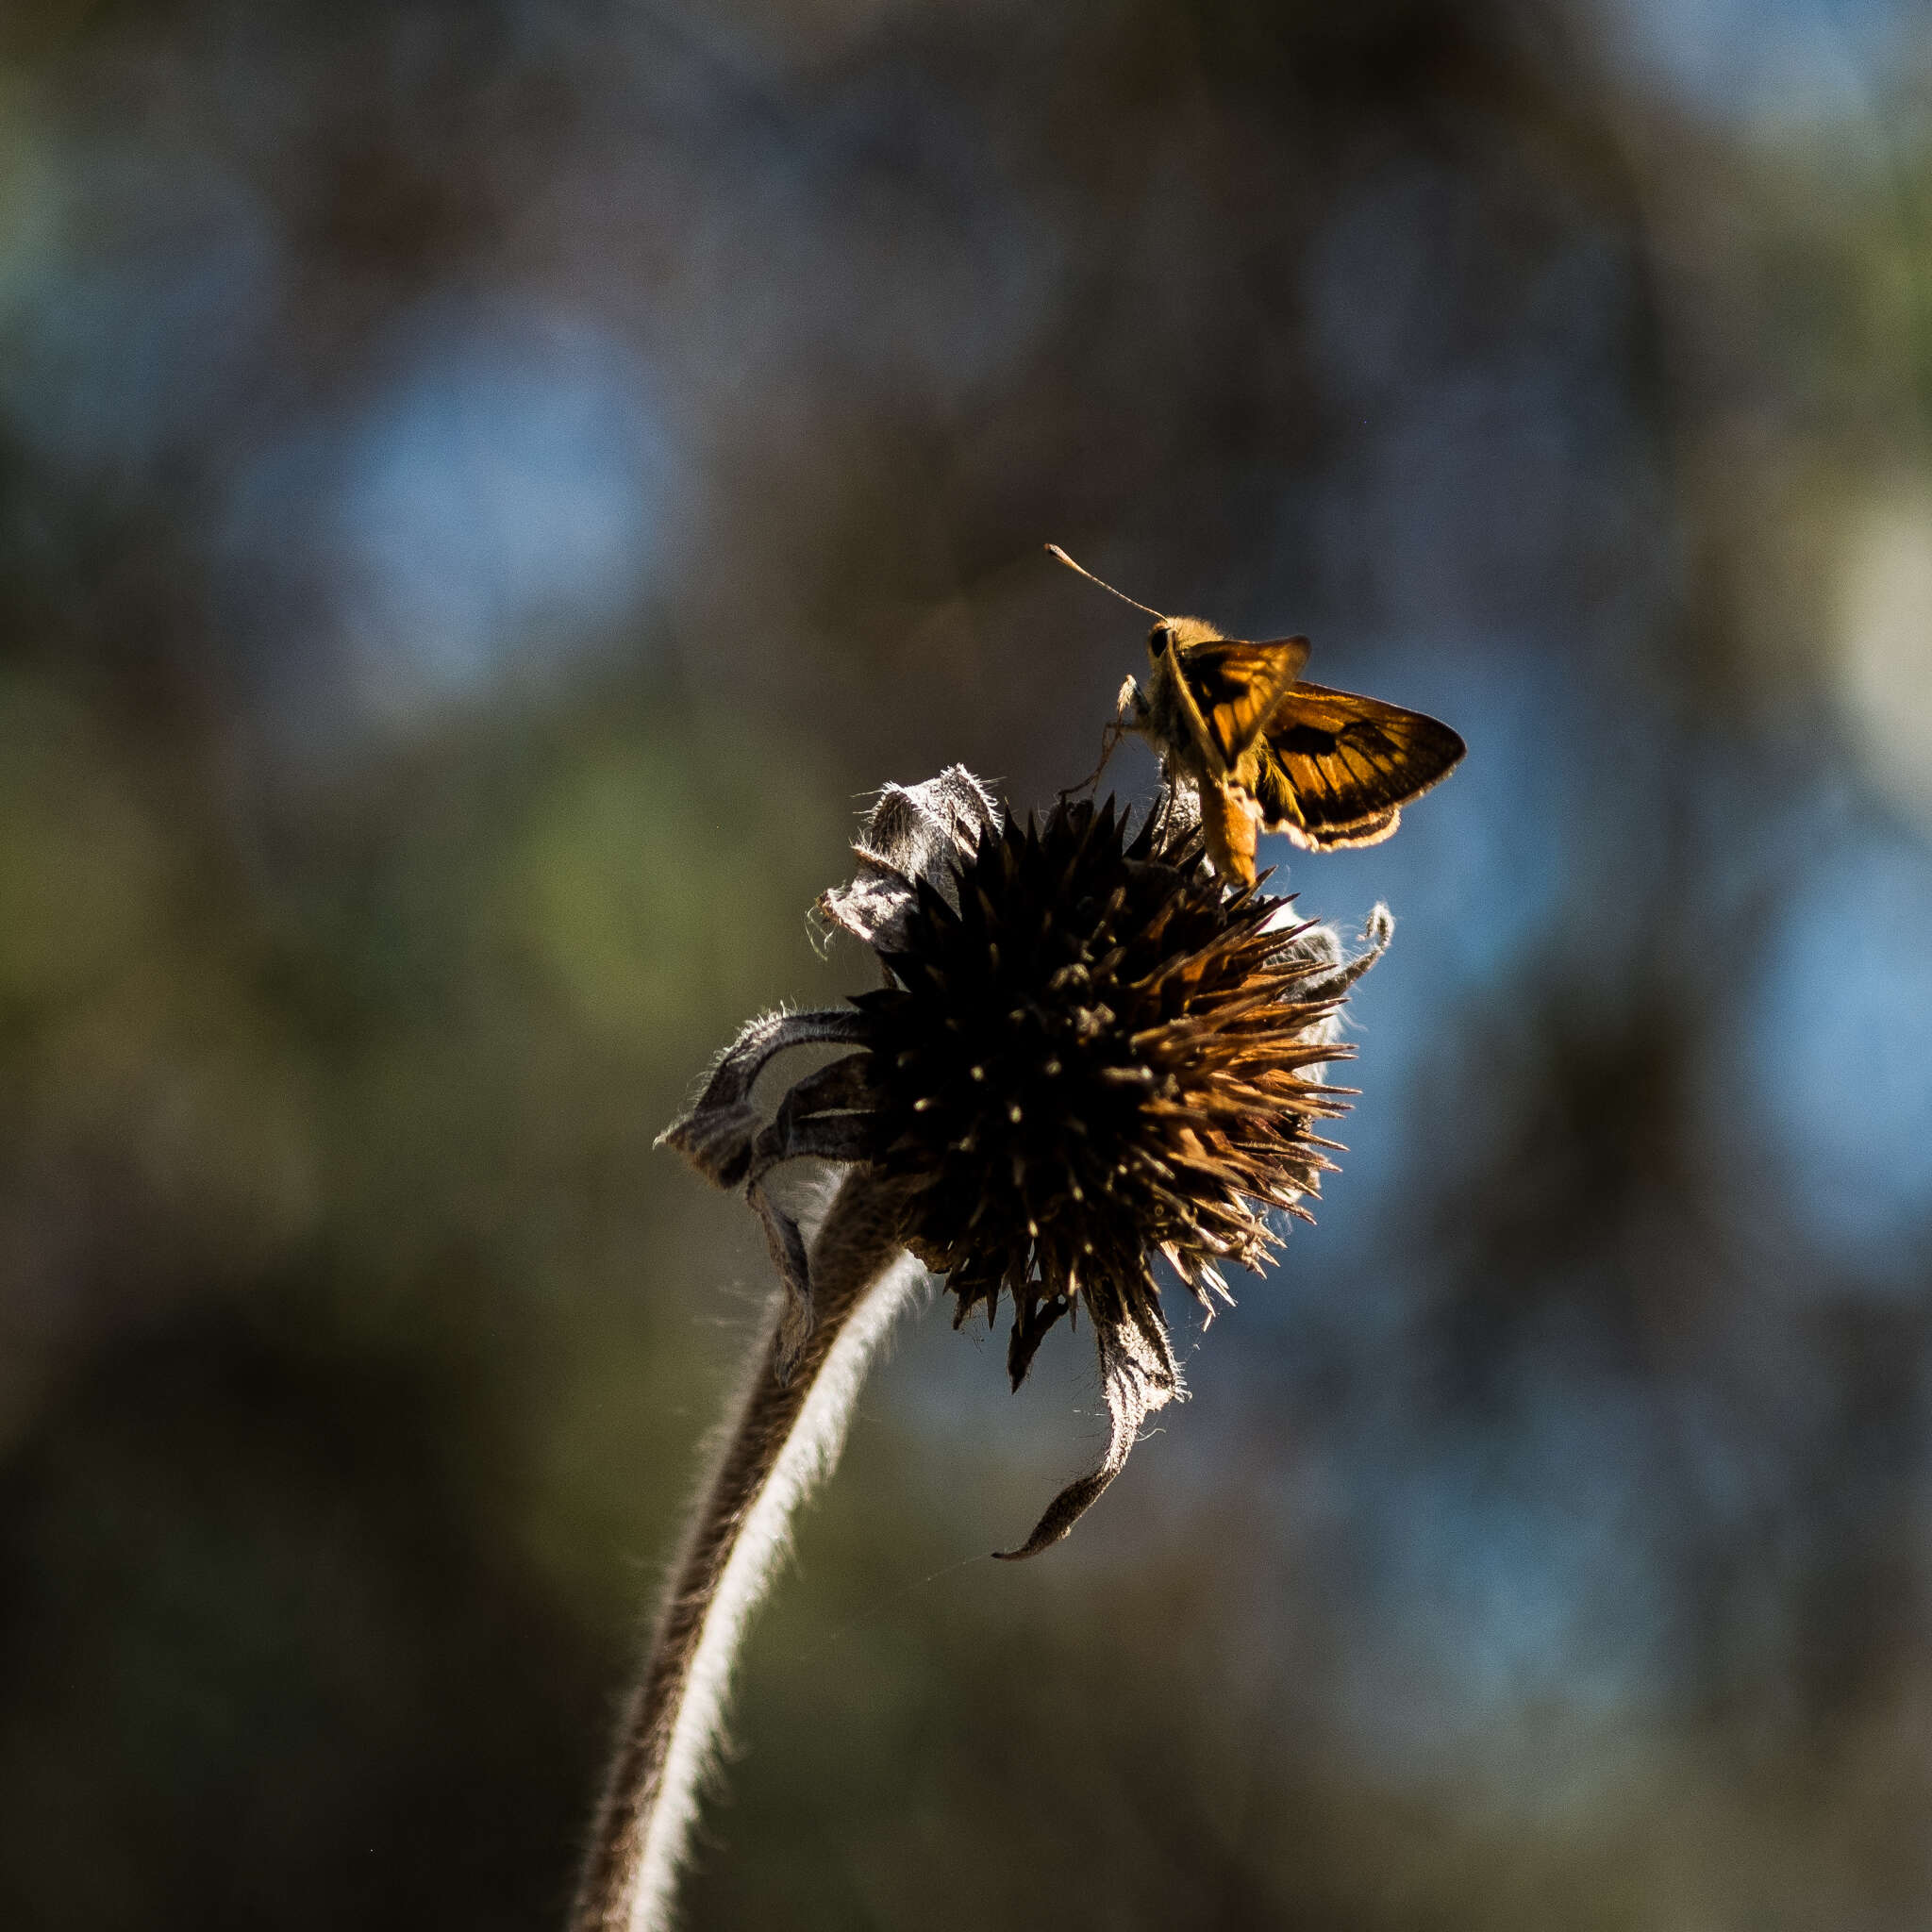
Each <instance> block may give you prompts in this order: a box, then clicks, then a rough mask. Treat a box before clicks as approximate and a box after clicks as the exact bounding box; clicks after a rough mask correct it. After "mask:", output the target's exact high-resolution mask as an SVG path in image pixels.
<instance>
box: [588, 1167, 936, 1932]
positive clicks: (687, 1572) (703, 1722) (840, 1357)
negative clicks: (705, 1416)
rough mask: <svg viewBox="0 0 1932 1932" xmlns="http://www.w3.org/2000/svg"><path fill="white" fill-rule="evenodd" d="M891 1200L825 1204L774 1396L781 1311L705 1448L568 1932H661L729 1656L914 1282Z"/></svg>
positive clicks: (834, 1452)
mask: <svg viewBox="0 0 1932 1932" xmlns="http://www.w3.org/2000/svg"><path fill="white" fill-rule="evenodd" d="M900 1226H901V1222H900V1215H899V1198H898V1196H897V1194H896V1193H895V1192H893V1191H891V1189H890V1188H889V1187H888V1186H887V1185H886V1184H884V1183H882V1182H881V1181H880V1180H879V1179H878V1178H877V1176H876V1175H875V1174H874V1173H873V1172H872V1171H871V1170H870V1169H868V1168H864V1167H857V1168H854V1169H852V1170H851V1171H850V1172H849V1173H848V1174H846V1176H845V1178H844V1180H843V1181H842V1182H841V1184H840V1186H839V1188H838V1190H837V1191H836V1192H835V1193H834V1194H833V1196H832V1199H831V1203H830V1205H829V1206H828V1207H827V1208H826V1210H825V1216H824V1222H823V1224H821V1226H820V1229H819V1233H818V1236H817V1239H816V1240H815V1241H813V1243H812V1247H811V1284H812V1304H813V1313H814V1316H815V1318H816V1319H815V1325H814V1326H813V1328H812V1330H811V1332H810V1334H809V1335H808V1338H807V1339H806V1341H805V1344H804V1347H803V1351H802V1352H801V1353H800V1354H799V1355H798V1356H797V1357H796V1360H795V1362H793V1363H792V1364H791V1373H790V1374H789V1377H788V1378H787V1379H786V1380H784V1381H782V1382H781V1381H780V1380H779V1371H780V1366H781V1357H782V1354H783V1350H782V1349H781V1345H780V1324H781V1317H782V1315H783V1312H784V1303H785V1299H786V1298H785V1295H784V1294H783V1292H782V1291H781V1292H780V1293H779V1294H778V1295H776V1296H774V1300H773V1306H772V1312H771V1315H770V1317H769V1319H768V1321H767V1323H766V1325H765V1329H764V1332H763V1336H762V1339H761V1340H760V1341H759V1343H758V1348H757V1349H756V1350H755V1352H754V1354H753V1357H752V1362H751V1367H750V1370H749V1373H748V1374H747V1375H746V1378H745V1381H744V1383H743V1386H742V1388H741V1390H740V1391H739V1395H738V1397H737V1401H736V1404H735V1406H734V1407H733V1408H732V1410H731V1411H730V1414H729V1416H728V1419H727V1421H726V1424H725V1426H724V1431H723V1433H722V1435H721V1437H720V1439H719V1446H718V1452H717V1456H716V1460H715V1462H714V1464H713V1467H712V1471H711V1474H709V1476H708V1478H707V1480H706V1482H705V1484H704V1486H703V1488H702V1490H701V1491H700V1492H699V1495H698V1498H697V1502H696V1504H695V1506H694V1507H693V1509H692V1512H691V1521H690V1523H689V1524H688V1526H687V1528H686V1531H685V1537H684V1542H683V1545H682V1547H681V1548H680V1550H679V1552H678V1555H677V1560H676V1563H675V1567H674V1569H673V1571H672V1574H671V1581H670V1585H669V1588H668V1589H667V1591H666V1592H665V1596H664V1601H663V1604H662V1607H660V1609H659V1611H658V1623H657V1627H656V1630H655V1631H654V1633H653V1635H652V1639H651V1646H650V1650H649V1653H648V1654H647V1656H646V1657H645V1659H644V1667H643V1674H642V1675H641V1678H640V1679H639V1682H638V1687H637V1690H636V1691H634V1692H633V1694H632V1697H631V1701H630V1707H629V1709H628V1710H627V1712H626V1713H625V1720H624V1726H623V1729H622V1732H621V1734H620V1736H619V1738H618V1742H617V1748H616V1751H615V1753H614V1755H613V1757H612V1759H611V1764H610V1771H609V1774H608V1781H607V1783H606V1786H605V1791H604V1798H603V1802H602V1804H601V1805H600V1807H599V1808H598V1812H597V1819H596V1824H595V1826H594V1832H593V1837H592V1840H591V1848H590V1852H589V1855H588V1857H586V1859H585V1862H584V1871H583V1877H582V1881H581V1885H580V1888H579V1890H578V1893H577V1901H576V1906H575V1911H574V1912H573V1915H572V1919H571V1924H572V1927H573V1932H662V1928H664V1927H665V1926H667V1925H668V1924H670V1922H671V1909H672V1902H673V1896H674V1893H675V1888H676V1883H677V1876H678V1873H679V1871H680V1869H681V1868H682V1865H683V1862H684V1856H685V1850H686V1846H687V1843H688V1840H689V1839H690V1836H691V1824H692V1822H693V1821H694V1819H695V1818H696V1815H697V1807H698V1788H699V1784H700V1782H701V1780H702V1779H703V1777H704V1775H705V1774H706V1772H707V1770H708V1768H709V1766H710V1763H711V1761H712V1757H713V1754H714V1751H715V1748H716V1744H717V1740H718V1732H719V1724H720V1720H721V1718H722V1716H723V1712H724V1696H725V1692H726V1690H727V1689H728V1687H729V1682H730V1675H731V1667H732V1664H733V1662H734V1660H735V1658H736V1657H737V1653H738V1646H739V1642H740V1640H741V1637H742V1636H743V1633H744V1627H745V1624H746V1621H747V1619H748V1618H749V1616H750V1614H751V1611H752V1609H753V1607H755V1606H756V1605H757V1603H758V1599H759V1598H760V1597H761V1596H762V1595H763V1593H764V1590H765V1586H766V1584H767V1583H768V1582H769V1580H770V1578H771V1574H772V1571H773V1569H774V1565H775V1563H776V1561H777V1559H778V1557H780V1556H782V1555H783V1554H784V1551H785V1548H786V1542H787V1538H788V1536H789V1534H790V1528H791V1515H792V1512H793V1510H794V1509H796V1508H797V1507H798V1505H799V1504H800V1503H802V1502H803V1501H804V1500H805V1498H806V1497H807V1496H808V1494H809V1493H810V1492H811V1491H812V1490H813V1489H814V1488H815V1487H816V1485H817V1484H818V1483H819V1482H820V1481H821V1480H822V1479H823V1478H824V1476H825V1475H826V1474H829V1472H830V1470H831V1468H832V1466H833V1464H834V1463H835V1462H836V1461H837V1460H838V1457H839V1452H840V1450H841V1447H842V1446H843V1444H844V1438H845V1427H846V1424H847V1422H848V1420H849V1419H850V1416H851V1413H852V1406H853V1403H854V1400H855V1399H856V1397H857V1395H858V1388H859V1384H860V1382H861V1381H862V1380H863V1379H864V1375H865V1370H866V1366H867V1363H868V1362H869V1361H870V1359H871V1357H872V1354H873V1351H874V1348H875V1347H876V1346H877V1344H878V1342H879V1341H880V1339H881V1338H882V1337H883V1335H884V1334H885V1332H886V1330H887V1328H888V1327H889V1326H890V1325H891V1321H892V1318H893V1317H894V1316H895V1315H896V1314H898V1312H899V1311H900V1310H901V1309H902V1308H903V1307H905V1306H906V1305H907V1303H908V1301H909V1300H910V1299H911V1298H912V1297H913V1295H914V1294H916V1293H917V1291H918V1290H919V1288H920V1286H921V1284H922V1283H923V1282H924V1278H925V1271H924V1269H923V1268H921V1267H920V1266H919V1264H918V1263H917V1262H916V1261H914V1260H913V1258H912V1257H911V1256H909V1255H908V1254H907V1253H906V1251H905V1249H904V1248H903V1247H902V1246H901V1245H900V1244H899V1240H898V1234H899V1230H900Z"/></svg>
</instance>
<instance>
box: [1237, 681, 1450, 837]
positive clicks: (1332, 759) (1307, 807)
mask: <svg viewBox="0 0 1932 1932" xmlns="http://www.w3.org/2000/svg"><path fill="white" fill-rule="evenodd" d="M1463 750H1464V746H1463V742H1462V740H1461V739H1460V738H1459V737H1458V736H1457V734H1456V733H1455V732H1454V731H1452V730H1450V728H1449V727H1448V725H1446V724H1441V723H1439V722H1438V721H1437V720H1436V719H1434V718H1430V717H1425V716H1424V714H1423V713H1422V712H1420V711H1405V710H1404V709H1402V708H1401V707H1400V706H1398V705H1385V704H1383V703H1382V702H1381V700H1380V699H1378V698H1365V697H1358V696H1357V694H1356V693H1355V692H1353V691H1331V690H1330V689H1329V688H1328V687H1327V686H1326V685H1321V684H1297V685H1296V686H1295V687H1294V688H1293V689H1292V691H1289V692H1288V693H1287V694H1286V695H1285V696H1284V697H1283V698H1281V700H1280V701H1279V702H1278V703H1277V705H1276V707H1275V708H1274V713H1273V715H1272V716H1271V717H1270V719H1269V721H1268V726H1267V744H1266V754H1265V756H1264V757H1263V758H1262V759H1261V768H1260V771H1259V772H1258V774H1257V777H1256V781H1255V786H1254V792H1255V802H1256V803H1257V805H1258V806H1259V807H1260V808H1261V811H1262V814H1263V816H1264V819H1265V820H1266V822H1267V825H1268V829H1269V830H1270V831H1280V832H1286V833H1287V834H1288V836H1289V837H1290V838H1291V839H1292V840H1293V841H1294V842H1295V843H1296V844H1298V845H1303V846H1307V847H1309V848H1311V849H1314V850H1318V851H1319V850H1331V849H1333V848H1335V847H1338V846H1347V845H1375V844H1379V843H1380V842H1381V841H1383V840H1384V839H1386V838H1388V837H1389V835H1390V834H1391V832H1393V831H1394V830H1395V828H1396V826H1397V825H1398V824H1400V823H1401V820H1402V810H1401V808H1402V807H1403V806H1405V805H1407V803H1408V801H1409V800H1410V799H1411V798H1417V797H1420V796H1421V795H1422V793H1423V792H1424V791H1427V790H1428V789H1429V787H1430V786H1431V785H1433V784H1435V783H1436V782H1437V781H1438V780H1439V779H1441V778H1444V777H1446V776H1448V774H1449V773H1450V772H1451V771H1453V770H1454V769H1455V767H1456V764H1457V760H1458V759H1459V758H1461V757H1462V754H1463Z"/></svg>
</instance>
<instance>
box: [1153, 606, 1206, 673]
mask: <svg viewBox="0 0 1932 1932" xmlns="http://www.w3.org/2000/svg"><path fill="white" fill-rule="evenodd" d="M1220 638H1221V633H1220V632H1219V631H1218V630H1216V629H1215V628H1214V626H1213V625H1211V624H1209V623H1208V620H1207V619H1206V618H1205V617H1163V618H1162V619H1161V620H1160V622H1159V623H1158V624H1157V625H1155V626H1154V628H1153V629H1152V630H1150V631H1149V632H1148V633H1147V657H1148V660H1149V661H1150V662H1151V663H1154V664H1158V663H1160V662H1161V661H1162V660H1163V659H1164V658H1166V656H1167V654H1168V652H1169V651H1186V650H1188V649H1189V648H1190V647H1191V646H1192V645H1194V644H1211V643H1216V642H1218V641H1220Z"/></svg>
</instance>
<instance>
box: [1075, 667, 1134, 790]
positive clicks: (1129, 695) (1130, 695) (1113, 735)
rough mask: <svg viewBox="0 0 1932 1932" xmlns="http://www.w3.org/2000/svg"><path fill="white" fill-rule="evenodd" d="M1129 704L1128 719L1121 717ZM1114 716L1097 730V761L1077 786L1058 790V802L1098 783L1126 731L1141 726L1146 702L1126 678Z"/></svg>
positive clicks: (1115, 705) (1129, 679)
mask: <svg viewBox="0 0 1932 1932" xmlns="http://www.w3.org/2000/svg"><path fill="white" fill-rule="evenodd" d="M1129 704H1132V705H1133V707H1134V716H1133V717H1132V718H1125V717H1122V716H1121V715H1120V713H1122V712H1124V711H1125V710H1126V708H1127V707H1128V705H1129ZM1113 708H1114V712H1115V715H1114V716H1113V717H1111V718H1109V719H1108V722H1107V723H1106V724H1104V725H1103V726H1102V727H1101V732H1100V762H1099V763H1098V764H1097V765H1095V766H1094V768H1093V769H1092V771H1091V772H1090V773H1089V774H1087V776H1086V777H1084V778H1082V779H1081V780H1080V782H1079V783H1078V784H1077V785H1070V786H1068V787H1067V789H1066V790H1065V791H1062V792H1061V793H1060V800H1061V803H1062V804H1064V803H1065V802H1066V800H1068V799H1069V798H1073V797H1074V796H1076V795H1077V794H1078V793H1080V792H1082V791H1091V790H1092V788H1093V787H1094V786H1096V785H1098V784H1099V783H1100V774H1102V773H1103V772H1104V771H1106V770H1107V766H1108V759H1109V758H1112V757H1113V755H1114V753H1115V752H1116V751H1118V750H1119V749H1120V744H1121V740H1122V739H1124V738H1125V737H1126V736H1127V735H1128V734H1129V733H1130V732H1135V731H1138V730H1140V729H1141V718H1142V717H1144V716H1145V714H1146V710H1147V702H1146V700H1145V699H1144V698H1142V697H1141V690H1140V687H1139V686H1138V685H1137V684H1136V683H1135V682H1134V680H1133V679H1132V678H1131V677H1130V678H1128V679H1127V681H1126V682H1125V683H1124V685H1122V686H1121V694H1120V696H1119V697H1117V698H1116V699H1115V700H1114V707H1113Z"/></svg>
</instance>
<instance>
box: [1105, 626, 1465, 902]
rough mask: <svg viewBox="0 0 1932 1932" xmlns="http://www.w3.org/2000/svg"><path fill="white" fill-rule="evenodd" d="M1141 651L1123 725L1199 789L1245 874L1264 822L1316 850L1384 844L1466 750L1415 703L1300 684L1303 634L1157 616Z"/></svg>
mask: <svg viewBox="0 0 1932 1932" xmlns="http://www.w3.org/2000/svg"><path fill="white" fill-rule="evenodd" d="M1147 656H1148V673H1149V675H1148V681H1147V688H1146V690H1145V691H1141V690H1140V689H1139V688H1138V687H1135V686H1134V683H1133V680H1132V679H1131V678H1130V679H1129V680H1128V681H1127V685H1126V686H1124V687H1123V690H1122V693H1121V696H1122V708H1123V710H1126V709H1127V708H1129V707H1131V712H1132V715H1131V716H1130V717H1127V718H1125V719H1124V721H1123V722H1124V724H1126V725H1127V728H1128V729H1130V730H1133V731H1138V732H1140V733H1141V734H1142V735H1144V736H1145V737H1146V738H1147V739H1148V740H1149V741H1150V742H1151V743H1152V744H1153V745H1154V746H1155V748H1156V750H1157V751H1158V753H1159V756H1160V760H1161V764H1162V766H1163V768H1164V770H1165V772H1166V774H1167V776H1168V778H1169V781H1170V782H1171V783H1180V784H1186V785H1189V786H1191V788H1192V789H1193V791H1195V793H1196V794H1197V796H1198V797H1199V799H1200V802H1201V828H1202V832H1203V834H1204V835H1205V837H1206V840H1207V843H1208V858H1209V859H1210V860H1211V861H1212V862H1213V865H1214V868H1215V870H1216V871H1217V872H1220V873H1222V874H1224V875H1225V876H1227V877H1229V878H1233V879H1237V880H1239V881H1240V882H1241V883H1242V884H1243V885H1252V884H1253V883H1254V879H1255V847H1256V840H1257V834H1258V833H1259V832H1262V831H1269V832H1282V833H1285V834H1286V835H1287V836H1288V837H1289V838H1290V839H1291V840H1292V841H1293V842H1294V843H1295V844H1297V845H1299V846H1301V847H1302V848H1303V849H1304V850H1305V851H1310V852H1325V851H1334V850H1337V849H1340V848H1342V847H1346V846H1352V845H1376V844H1379V843H1380V842H1381V841H1383V840H1384V839H1386V838H1388V837H1389V836H1390V835H1391V833H1392V832H1393V831H1394V830H1395V828H1396V826H1397V825H1398V824H1400V823H1401V820H1402V808H1403V807H1404V806H1405V805H1407V803H1408V802H1409V800H1410V799H1412V798H1416V797H1419V796H1420V795H1421V794H1422V793H1423V792H1424V791H1427V790H1428V789H1429V787H1430V786H1432V785H1434V784H1436V783H1437V782H1438V781H1439V780H1440V779H1441V778H1444V777H1446V776H1447V775H1448V774H1449V773H1450V772H1451V771H1452V770H1453V769H1454V768H1455V766H1456V763H1457V760H1458V759H1459V758H1461V757H1462V754H1463V749H1464V747H1463V742H1462V740H1461V739H1460V738H1459V737H1457V734H1456V733H1455V732H1454V731H1452V730H1451V729H1450V728H1449V727H1448V726H1447V725H1446V724H1440V723H1439V722H1438V721H1437V720H1436V719H1434V718H1428V717H1424V715H1423V714H1422V713H1421V712H1420V711H1406V710H1403V709H1402V708H1400V707H1399V706H1396V705H1388V704H1384V703H1383V702H1382V701H1381V700H1380V699H1378V698H1368V697H1360V696H1357V694H1356V693H1355V692H1353V691H1332V690H1330V689H1329V688H1328V687H1327V686H1326V685H1319V684H1309V683H1307V682H1305V681H1304V680H1303V678H1302V675H1301V672H1302V667H1303V666H1304V665H1305V664H1307V660H1308V641H1307V639H1306V638H1301V637H1294V638H1274V639H1269V640H1266V641H1261V642H1250V641H1248V640H1246V639H1243V638H1224V637H1223V636H1222V634H1221V633H1220V632H1219V631H1218V630H1216V629H1215V627H1214V626H1213V625H1211V624H1208V623H1206V622H1205V621H1204V620H1202V619H1200V618H1198V617H1172V618H1171V617H1163V618H1161V619H1160V621H1159V622H1158V624H1156V625H1155V626H1154V628H1153V629H1152V630H1151V631H1150V632H1149V633H1148V636H1147Z"/></svg>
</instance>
